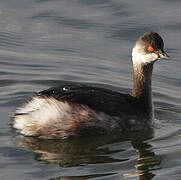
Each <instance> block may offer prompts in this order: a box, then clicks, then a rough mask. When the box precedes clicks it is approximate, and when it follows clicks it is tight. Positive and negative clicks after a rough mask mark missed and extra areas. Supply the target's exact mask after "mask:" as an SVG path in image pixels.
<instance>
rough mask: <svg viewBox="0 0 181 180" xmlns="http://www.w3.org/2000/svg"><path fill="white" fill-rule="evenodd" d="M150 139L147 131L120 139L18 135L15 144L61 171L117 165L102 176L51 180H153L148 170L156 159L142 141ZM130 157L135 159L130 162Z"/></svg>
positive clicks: (113, 137) (158, 161)
mask: <svg viewBox="0 0 181 180" xmlns="http://www.w3.org/2000/svg"><path fill="white" fill-rule="evenodd" d="M150 138H152V131H151V130H150V131H147V132H139V133H130V134H126V135H122V136H120V135H114V136H93V137H81V138H75V139H66V140H45V139H36V138H31V137H24V136H20V135H19V136H17V138H16V140H17V141H16V142H17V145H18V146H19V147H22V148H25V149H28V150H32V151H34V152H35V159H36V160H37V161H44V162H47V163H53V164H59V166H60V167H61V168H71V167H76V166H79V167H80V166H81V167H84V165H87V164H89V165H90V164H93V165H94V166H96V165H101V166H103V167H105V166H106V165H108V167H109V164H110V166H111V165H112V163H114V165H115V166H117V168H115V169H117V170H115V169H114V170H112V171H111V170H110V171H108V170H106V168H105V172H104V173H99V172H97V173H96V174H93V173H91V174H90V175H87V176H81V177H80V176H79V177H77V176H76V177H75V176H71V177H56V178H51V179H52V180H53V179H54V180H57V179H61V180H62V179H63V180H75V179H85V178H98V177H101V176H107V178H108V179H109V176H110V179H111V178H112V177H113V176H118V177H119V178H120V176H124V177H137V176H138V177H139V179H140V180H145V179H146V180H149V179H152V177H154V174H153V173H152V169H154V168H155V167H156V166H157V165H159V164H160V163H161V160H160V158H159V157H158V156H157V155H155V154H154V153H153V152H152V151H151V145H150V144H148V143H147V142H145V141H146V140H148V139H150ZM115 145H116V147H115ZM130 149H132V150H131V151H130ZM131 157H135V159H134V158H133V159H134V160H131ZM116 164H117V165H116ZM122 164H124V166H122ZM132 164H134V166H135V169H134V167H133V171H132V172H130V165H132ZM125 166H126V167H125ZM121 167H124V168H121ZM110 169H111V168H110Z"/></svg>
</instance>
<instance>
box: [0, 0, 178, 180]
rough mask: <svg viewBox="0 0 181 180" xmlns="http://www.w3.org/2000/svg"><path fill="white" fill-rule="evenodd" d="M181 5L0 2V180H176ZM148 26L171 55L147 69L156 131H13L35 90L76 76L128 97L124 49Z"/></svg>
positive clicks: (121, 0)
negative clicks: (45, 136)
mask: <svg viewBox="0 0 181 180" xmlns="http://www.w3.org/2000/svg"><path fill="white" fill-rule="evenodd" d="M180 7H181V1H175V0H173V1H168V0H152V1H145V0H137V1H131V0H111V1H106V0H60V1H58V0H1V1H0V115H1V117H0V179H2V180H12V179H13V180H20V179H22V180H29V179H33V180H34V179H38V180H39V179H40V180H41V179H49V180H58V179H59V180H60V179H61V180H79V179H80V180H83V179H96V180H98V179H104V180H120V179H130V180H133V179H136V180H137V179H139V180H151V179H152V180H153V179H154V180H161V179H168V180H180V179H181V71H180V69H181V21H180ZM147 31H156V32H158V33H159V34H160V35H161V36H162V37H163V39H164V41H165V49H166V51H167V53H168V54H169V55H170V56H171V57H172V60H170V61H163V60H160V61H158V62H157V63H156V64H155V66H154V73H153V101H154V105H155V120H154V128H153V130H150V131H146V132H144V131H141V132H136V133H128V134H119V135H114V136H113V135H112V136H92V137H81V138H74V139H66V140H40V139H36V138H27V137H23V136H20V135H18V134H17V132H16V131H15V130H14V129H12V127H11V123H12V118H11V117H12V116H13V112H14V110H15V109H16V107H18V106H20V105H21V104H22V103H24V102H26V101H27V100H28V99H30V98H31V97H32V95H33V92H35V91H41V90H43V89H46V88H49V87H52V86H58V85H61V84H64V83H67V82H68V83H69V82H81V83H88V84H94V85H96V86H97V85H99V86H102V87H106V88H110V89H114V90H118V91H122V92H125V93H128V92H129V91H130V90H131V88H132V62H131V48H132V47H133V44H134V42H135V40H136V39H137V38H138V37H139V36H140V35H142V34H143V33H144V32H147Z"/></svg>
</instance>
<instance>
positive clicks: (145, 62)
mask: <svg viewBox="0 0 181 180" xmlns="http://www.w3.org/2000/svg"><path fill="white" fill-rule="evenodd" d="M159 59H169V56H168V55H167V54H166V52H165V51H164V42H163V39H162V38H161V36H160V35H159V34H158V33H156V32H147V33H145V34H143V35H142V36H140V37H139V38H138V40H137V41H136V43H135V45H134V47H133V49H132V61H133V89H132V91H131V93H130V94H123V93H120V92H116V91H113V90H109V89H105V88H101V87H93V86H90V85H89V86H88V85H83V84H69V85H64V86H60V87H53V88H50V89H48V90H44V91H41V92H38V93H36V94H35V95H34V96H33V98H32V99H31V100H30V101H29V102H28V103H26V104H24V105H23V106H22V107H19V108H17V110H16V112H15V115H14V122H13V127H14V128H16V129H17V130H18V131H19V133H21V134H23V135H25V136H33V137H39V138H48V139H54V138H66V137H73V136H84V135H95V134H113V133H124V132H132V131H140V130H145V129H149V128H151V127H152V123H153V118H154V113H153V103H152V85H151V84H152V71H153V65H154V63H155V62H156V61H157V60H159Z"/></svg>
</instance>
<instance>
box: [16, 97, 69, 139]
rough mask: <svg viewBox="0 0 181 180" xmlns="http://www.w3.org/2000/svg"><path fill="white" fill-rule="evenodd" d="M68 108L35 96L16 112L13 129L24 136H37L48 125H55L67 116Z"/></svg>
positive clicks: (64, 104) (59, 103)
mask: <svg viewBox="0 0 181 180" xmlns="http://www.w3.org/2000/svg"><path fill="white" fill-rule="evenodd" d="M69 108H70V107H69V104H68V103H64V102H61V101H57V100H56V99H54V98H43V97H37V96H36V97H34V98H33V99H32V100H31V101H30V102H28V103H27V104H25V105H24V106H23V107H21V108H18V109H17V110H16V112H15V116H14V124H13V127H14V128H16V129H18V130H20V133H22V134H24V135H27V136H37V135H38V134H39V133H40V130H41V129H43V128H45V127H47V125H48V124H50V123H51V124H57V122H61V120H62V119H63V118H65V117H66V116H68V112H69Z"/></svg>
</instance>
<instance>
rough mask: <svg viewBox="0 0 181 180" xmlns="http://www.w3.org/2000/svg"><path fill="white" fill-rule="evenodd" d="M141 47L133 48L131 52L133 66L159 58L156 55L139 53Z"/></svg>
mask: <svg viewBox="0 0 181 180" xmlns="http://www.w3.org/2000/svg"><path fill="white" fill-rule="evenodd" d="M140 49H141V47H138V46H136V47H134V48H133V51H132V59H133V63H134V64H140V63H143V64H146V63H151V62H154V61H156V60H157V59H158V58H159V56H158V55H157V54H156V53H147V54H146V53H145V54H144V53H143V52H141V51H140Z"/></svg>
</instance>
